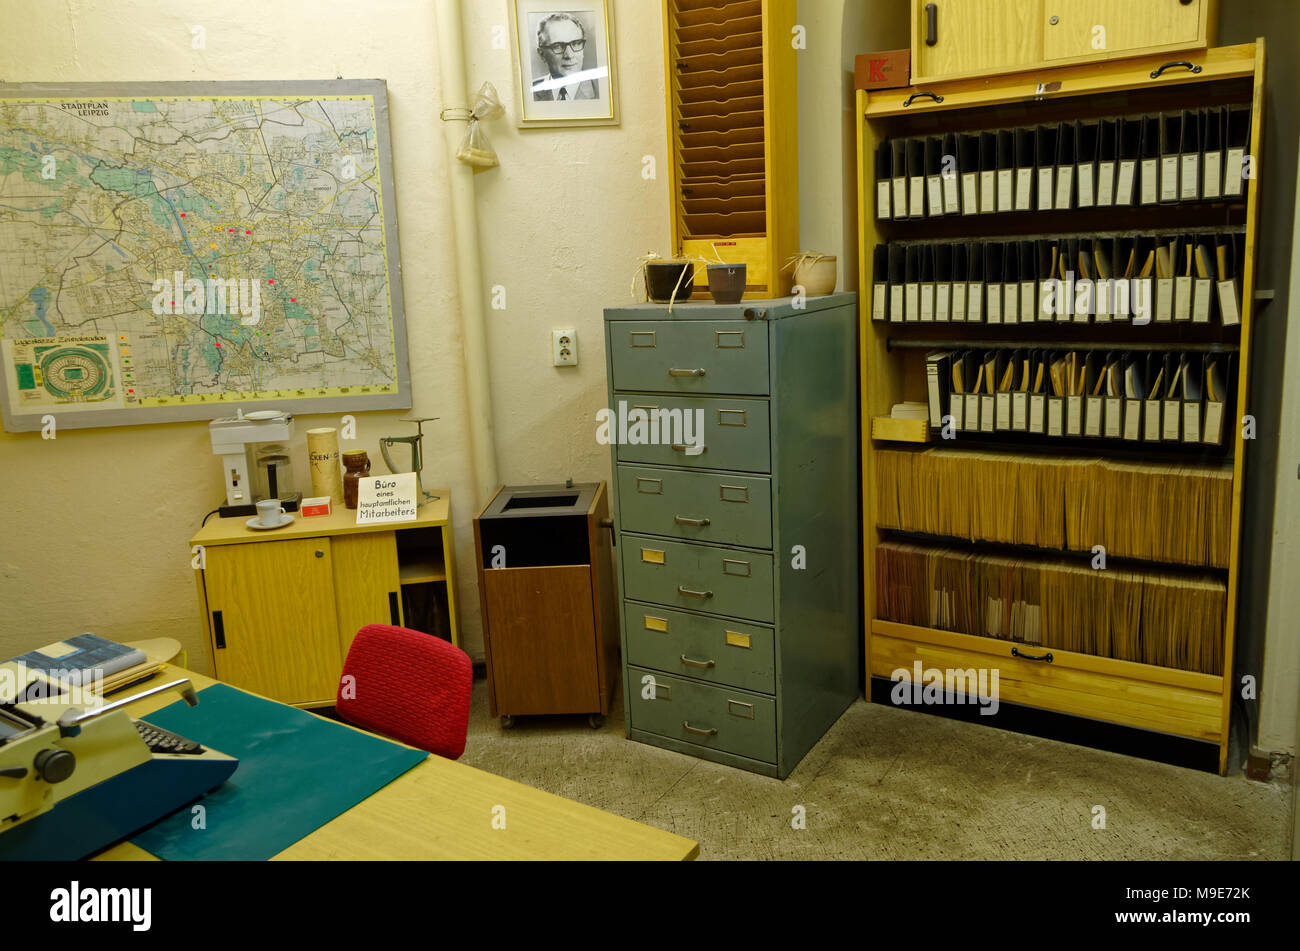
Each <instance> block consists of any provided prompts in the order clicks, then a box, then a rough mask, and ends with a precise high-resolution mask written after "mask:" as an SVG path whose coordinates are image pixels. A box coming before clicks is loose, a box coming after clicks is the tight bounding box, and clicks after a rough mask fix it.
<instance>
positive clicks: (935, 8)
mask: <svg viewBox="0 0 1300 951" xmlns="http://www.w3.org/2000/svg"><path fill="white" fill-rule="evenodd" d="M938 42H939V4H937V3H927V4H926V5H925V45H926V46H934V45H935V44H936V43H938Z"/></svg>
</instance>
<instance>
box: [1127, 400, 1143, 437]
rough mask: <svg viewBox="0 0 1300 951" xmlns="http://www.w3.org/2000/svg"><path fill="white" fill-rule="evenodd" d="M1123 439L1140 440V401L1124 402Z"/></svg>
mask: <svg viewBox="0 0 1300 951" xmlns="http://www.w3.org/2000/svg"><path fill="white" fill-rule="evenodd" d="M1124 438H1125V439H1133V440H1137V439H1141V438H1142V401H1141V400H1125V401H1124Z"/></svg>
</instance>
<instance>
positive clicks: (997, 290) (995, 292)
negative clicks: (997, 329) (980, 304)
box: [984, 284, 1002, 324]
mask: <svg viewBox="0 0 1300 951" xmlns="http://www.w3.org/2000/svg"><path fill="white" fill-rule="evenodd" d="M988 298H989V299H988V300H987V301H985V302H984V313H985V314H986V316H987V317H988V322H989V323H991V324H1000V323H1002V287H1001V285H999V284H990V285H989V293H988Z"/></svg>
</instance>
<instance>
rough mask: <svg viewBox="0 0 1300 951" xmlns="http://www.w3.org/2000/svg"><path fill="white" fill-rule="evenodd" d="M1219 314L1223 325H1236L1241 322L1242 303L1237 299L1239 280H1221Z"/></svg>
mask: <svg viewBox="0 0 1300 951" xmlns="http://www.w3.org/2000/svg"><path fill="white" fill-rule="evenodd" d="M1219 315H1220V317H1221V318H1222V321H1223V326H1225V327H1235V326H1237V324H1239V323H1241V305H1240V304H1239V303H1238V301H1237V282H1236V281H1235V280H1233V281H1219Z"/></svg>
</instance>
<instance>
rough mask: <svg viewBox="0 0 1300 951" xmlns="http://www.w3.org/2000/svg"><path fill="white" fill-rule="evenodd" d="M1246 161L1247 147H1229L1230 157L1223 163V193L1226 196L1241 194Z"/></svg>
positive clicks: (1232, 196) (1234, 196)
mask: <svg viewBox="0 0 1300 951" xmlns="http://www.w3.org/2000/svg"><path fill="white" fill-rule="evenodd" d="M1245 162H1246V150H1245V149H1228V157H1227V158H1226V159H1225V160H1224V163H1223V195H1224V197H1225V198H1236V197H1237V196H1238V195H1240V194H1241V185H1242V176H1243V175H1244V174H1245V168H1244V167H1243V166H1244V165H1245Z"/></svg>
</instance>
